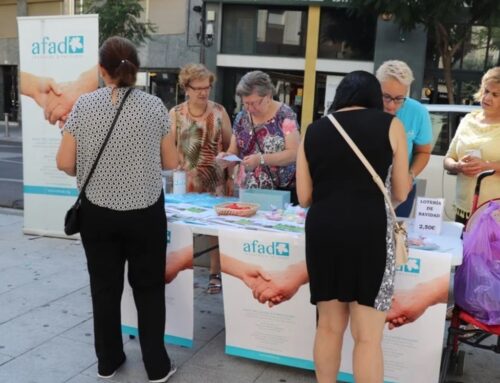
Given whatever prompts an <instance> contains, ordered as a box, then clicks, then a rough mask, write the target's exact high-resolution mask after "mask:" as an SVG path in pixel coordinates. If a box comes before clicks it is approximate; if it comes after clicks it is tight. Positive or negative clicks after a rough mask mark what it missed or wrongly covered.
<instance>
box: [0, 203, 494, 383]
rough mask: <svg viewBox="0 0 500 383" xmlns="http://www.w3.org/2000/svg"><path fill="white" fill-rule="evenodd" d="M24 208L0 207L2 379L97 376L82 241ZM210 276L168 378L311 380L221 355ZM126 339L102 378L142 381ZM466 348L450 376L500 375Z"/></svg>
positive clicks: (200, 274)
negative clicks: (39, 227)
mask: <svg viewBox="0 0 500 383" xmlns="http://www.w3.org/2000/svg"><path fill="white" fill-rule="evenodd" d="M21 214H22V212H21V211H16V210H10V209H1V208H0V382H1V383H102V382H104V380H101V379H98V378H97V377H96V372H97V370H96V358H95V354H94V348H93V335H92V334H93V333H92V331H93V330H92V309H91V303H90V292H89V284H88V275H87V271H86V265H85V260H84V255H83V249H82V246H81V243H80V242H79V241H74V240H64V239H55V238H45V237H35V236H26V235H23V234H22V224H23V217H22V215H21ZM207 280H208V271H207V269H206V268H204V267H196V268H195V301H194V305H195V328H194V338H195V342H194V347H193V348H192V349H189V348H183V347H178V346H171V345H169V346H167V348H168V351H169V354H170V356H171V357H172V358H173V359H174V360H175V361H176V364H177V365H178V366H179V369H178V372H177V373H176V374H175V375H174V376H173V377H172V379H171V380H169V382H172V383H181V382H182V383H226V382H227V383H312V382H314V381H315V379H314V374H313V372H312V371H306V370H300V369H296V368H290V367H286V366H279V365H274V364H270V363H264V362H258V361H254V360H249V359H243V358H237V357H232V356H228V355H226V354H225V353H224V341H225V333H224V312H223V305H222V297H221V295H209V294H206V293H205V291H204V288H205V285H206V281H207ZM124 342H125V352H126V354H127V362H126V363H125V365H124V366H123V367H122V368H120V369H119V371H118V373H117V374H116V375H115V376H114V377H113V378H112V379H107V380H106V381H109V382H113V383H142V382H147V377H146V373H145V371H144V368H143V365H142V360H141V354H140V349H139V346H138V342H137V340H136V339H129V338H128V336H124ZM467 352H468V355H467V356H466V366H465V374H464V376H461V377H454V376H450V378H449V383H452V382H453V383H458V382H461V383H487V382H488V383H489V382H500V355H495V354H493V353H491V352H485V351H478V350H473V351H472V350H471V349H468V350H467ZM422 383H426V382H422Z"/></svg>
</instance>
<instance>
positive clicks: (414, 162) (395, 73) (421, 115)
mask: <svg viewBox="0 0 500 383" xmlns="http://www.w3.org/2000/svg"><path fill="white" fill-rule="evenodd" d="M376 76H377V79H378V80H379V82H380V85H381V86H382V100H383V102H384V111H385V112H387V113H390V114H392V115H395V116H396V117H398V118H399V119H400V120H401V122H402V123H403V125H404V127H405V132H406V140H407V143H408V160H409V162H410V169H409V172H410V175H411V178H412V179H413V181H414V180H415V177H417V176H418V175H419V174H420V173H421V172H422V170H424V168H425V166H426V165H427V163H428V162H429V160H430V157H431V150H432V146H431V141H432V125H431V119H430V116H429V112H428V111H427V109H425V107H424V106H423V105H422V104H420V102H418V101H417V100H414V99H412V98H410V97H407V96H408V93H409V90H410V85H411V83H412V82H413V80H414V78H413V73H412V71H411V69H410V68H409V67H408V65H407V64H406V63H404V62H403V61H399V60H390V61H386V62H384V63H383V64H382V65H381V66H380V67H379V68H378V69H377V73H376ZM415 193H416V187H415V182H413V188H412V190H411V191H410V194H409V195H408V198H407V199H406V201H405V202H403V203H402V204H401V205H399V206H398V208H397V209H396V214H397V215H398V216H399V217H409V216H410V214H411V210H412V208H413V201H414V200H415Z"/></svg>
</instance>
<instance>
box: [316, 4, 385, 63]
mask: <svg viewBox="0 0 500 383" xmlns="http://www.w3.org/2000/svg"><path fill="white" fill-rule="evenodd" d="M319 28H320V32H319V45H318V57H321V58H328V59H346V60H366V61H371V60H373V56H374V49H375V28H376V18H375V17H371V16H360V15H353V14H352V13H351V12H350V11H349V10H348V9H346V8H326V7H325V8H322V9H321V19H320V27H319Z"/></svg>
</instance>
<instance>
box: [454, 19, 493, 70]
mask: <svg viewBox="0 0 500 383" xmlns="http://www.w3.org/2000/svg"><path fill="white" fill-rule="evenodd" d="M488 32H489V31H488V28H487V27H483V26H480V25H477V26H473V27H472V28H471V32H470V35H469V38H468V39H467V40H466V41H465V42H464V46H463V59H462V69H465V70H483V69H484V61H485V57H486V51H487V49H488V40H489V39H488V37H489V36H488ZM455 68H457V66H456V65H455ZM455 68H454V69H455Z"/></svg>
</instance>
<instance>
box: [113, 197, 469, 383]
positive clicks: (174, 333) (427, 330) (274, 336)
mask: <svg viewBox="0 0 500 383" xmlns="http://www.w3.org/2000/svg"><path fill="white" fill-rule="evenodd" d="M171 197H172V196H170V197H169V196H167V199H166V201H167V202H166V211H167V217H168V221H169V222H168V235H167V237H168V245H167V262H168V261H169V256H172V254H175V252H176V251H179V250H180V249H185V248H186V247H188V248H189V247H190V248H191V251H193V250H192V249H193V235H194V234H203V235H211V236H217V237H218V239H219V247H220V253H221V254H222V255H223V257H222V284H223V289H222V294H223V302H224V317H225V319H224V320H225V328H226V345H225V351H226V353H227V354H230V355H235V356H240V357H245V358H251V359H256V360H261V361H266V362H270V363H278V364H283V365H288V366H293V367H297V368H305V369H311V370H313V369H314V363H313V356H312V350H313V341H314V334H315V328H316V309H315V306H313V305H312V304H311V303H310V302H309V298H310V295H309V285H308V283H304V284H301V285H300V286H298V287H297V286H295V287H293V288H288V290H286V289H284V290H283V291H285V290H286V291H288V292H289V291H291V290H296V291H294V293H293V294H291V295H290V294H288V293H287V294H288V295H287V299H286V300H285V301H283V302H282V303H280V304H278V305H274V306H272V307H269V305H268V304H265V303H260V302H258V301H257V300H256V299H255V298H254V296H253V294H252V290H251V289H250V288H249V287H248V284H249V279H248V278H249V277H248V275H250V274H251V272H252V271H253V272H255V270H256V269H259V270H262V271H264V272H265V273H266V274H267V275H270V276H271V278H272V280H275V281H276V285H277V286H278V287H279V285H280V283H281V287H283V286H284V285H286V283H285V282H284V281H287V280H288V281H290V280H292V279H293V275H294V274H293V273H292V271H293V270H298V269H300V267H305V234H304V223H303V219H300V218H298V219H291V218H293V216H288V217H286V218H288V220H286V221H284V220H281V221H275V220H270V219H268V218H267V217H266V213H265V212H260V211H259V212H258V213H257V215H256V216H253V217H249V218H245V217H234V216H218V215H217V214H216V213H215V211H214V209H213V207H211V206H210V205H211V204H215V203H216V202H221V201H229V200H232V199H216V200H211V199H210V198H208V197H207V196H206V195H199V201H200V203H197V201H198V199H197V198H196V195H191V196H187V197H186V198H179V199H176V198H171ZM408 227H409V237H410V238H413V237H419V239H420V240H421V241H422V245H421V246H417V247H416V248H410V258H409V262H408V263H407V264H406V265H404V266H402V267H400V268H399V269H398V270H397V272H396V282H395V297H398V295H399V296H404V293H410V292H411V291H412V289H418V288H419V286H422V284H426V283H432V281H433V280H434V279H436V278H442V277H443V276H444V277H447V278H449V276H450V270H451V268H452V267H453V266H456V265H459V264H460V263H461V261H462V241H461V239H460V236H461V232H462V225H460V224H457V223H454V222H443V225H442V230H441V233H440V234H439V235H425V236H424V237H423V236H418V235H417V234H416V233H414V232H413V222H412V221H411V220H409V221H408ZM332 235H334V234H333V233H332ZM225 259H226V260H228V261H227V264H226V265H225V264H224V260H225ZM229 260H230V261H229ZM234 262H238V264H239V265H242V266H241V269H242V270H243V269H244V270H250V271H248V272H247V275H246V276H242V275H237V274H238V273H234V272H225V269H226V268H227V269H228V270H229V266H230V264H232V263H234ZM241 274H243V273H241ZM277 286H274V287H269V289H271V288H278V287H277ZM270 291H271V290H270ZM396 299H397V298H396ZM166 305H167V320H166V325H165V341H166V342H167V343H171V344H177V345H181V346H185V347H192V346H193V315H194V313H193V270H192V269H185V270H182V271H181V272H179V273H178V275H177V277H176V278H175V279H174V280H173V281H172V282H170V283H169V284H167V286H166ZM122 316H123V320H122V322H123V323H122V324H123V326H122V328H123V332H124V333H127V334H131V335H137V319H136V313H135V308H134V304H133V297H132V294H131V291H130V287H129V286H126V289H125V292H124V298H123V301H122ZM445 317H446V302H442V303H437V304H434V305H433V306H430V307H428V308H427V309H426V310H425V312H424V313H423V314H422V315H421V316H420V317H419V318H418V319H416V320H415V321H414V322H412V323H408V324H405V325H403V326H401V327H398V328H395V329H393V330H389V329H388V328H387V326H386V329H385V330H384V331H385V332H384V341H383V350H384V371H385V379H384V381H385V382H405V383H406V382H408V383H412V382H415V383H417V382H418V383H420V382H429V383H432V382H438V378H439V367H440V360H441V352H442V347H443V338H444V331H445ZM352 348H353V341H352V338H351V336H350V333H349V332H346V335H345V339H344V345H343V351H342V364H341V367H340V371H341V372H340V373H339V377H338V380H340V381H345V382H353V381H354V379H353V375H352Z"/></svg>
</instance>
